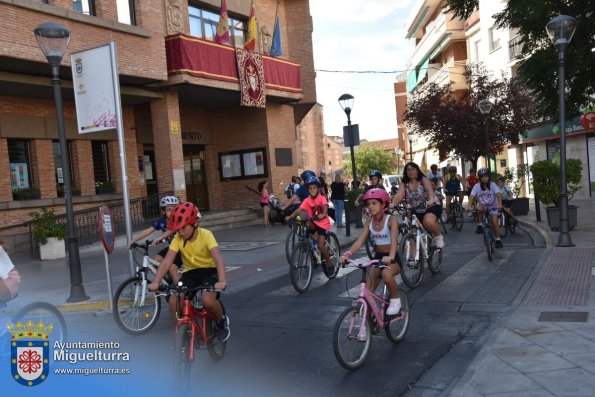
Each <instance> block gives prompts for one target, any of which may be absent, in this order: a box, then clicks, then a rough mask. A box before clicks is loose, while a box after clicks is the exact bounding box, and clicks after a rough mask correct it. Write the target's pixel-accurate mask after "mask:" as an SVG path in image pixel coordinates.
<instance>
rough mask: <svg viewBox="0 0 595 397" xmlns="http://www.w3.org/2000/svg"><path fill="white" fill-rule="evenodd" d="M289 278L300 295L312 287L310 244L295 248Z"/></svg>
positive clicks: (302, 244) (302, 243) (298, 245)
mask: <svg viewBox="0 0 595 397" xmlns="http://www.w3.org/2000/svg"><path fill="white" fill-rule="evenodd" d="M289 276H290V277H291V283H292V284H293V288H295V290H296V291H297V292H299V293H300V294H301V293H304V292H306V291H307V290H308V288H309V287H310V283H311V282H312V260H311V258H310V252H309V247H308V242H305V241H304V242H300V243H298V244H297V245H296V246H295V247H294V248H293V252H292V253H291V264H290V265H289Z"/></svg>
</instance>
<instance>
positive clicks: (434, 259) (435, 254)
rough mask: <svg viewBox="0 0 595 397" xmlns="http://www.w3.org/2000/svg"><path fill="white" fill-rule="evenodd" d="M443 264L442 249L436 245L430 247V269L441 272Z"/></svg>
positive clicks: (433, 271) (433, 272) (435, 272)
mask: <svg viewBox="0 0 595 397" xmlns="http://www.w3.org/2000/svg"><path fill="white" fill-rule="evenodd" d="M441 265H442V250H441V249H438V248H436V247H432V245H431V244H430V247H429V249H428V269H430V271H431V272H432V274H438V273H440V266H441Z"/></svg>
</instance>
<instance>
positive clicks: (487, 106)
mask: <svg viewBox="0 0 595 397" xmlns="http://www.w3.org/2000/svg"><path fill="white" fill-rule="evenodd" d="M492 106H493V103H492V102H490V100H489V99H482V100H481V101H479V103H478V104H477V107H479V110H480V111H481V113H482V114H484V115H485V114H490V112H491V111H492Z"/></svg>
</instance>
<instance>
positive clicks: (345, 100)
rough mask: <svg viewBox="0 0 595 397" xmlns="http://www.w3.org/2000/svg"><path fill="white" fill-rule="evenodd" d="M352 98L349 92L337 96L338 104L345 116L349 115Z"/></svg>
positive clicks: (351, 107)
mask: <svg viewBox="0 0 595 397" xmlns="http://www.w3.org/2000/svg"><path fill="white" fill-rule="evenodd" d="M353 99H354V98H353V95H351V94H343V95H341V96H340V97H339V105H341V108H342V109H343V111H344V112H345V113H346V114H347V116H349V114H350V113H351V109H353Z"/></svg>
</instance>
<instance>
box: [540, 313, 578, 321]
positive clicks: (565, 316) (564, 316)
mask: <svg viewBox="0 0 595 397" xmlns="http://www.w3.org/2000/svg"><path fill="white" fill-rule="evenodd" d="M588 319H589V312H541V314H540V315H539V319H538V320H537V321H551V322H558V323H586V322H587V320H588Z"/></svg>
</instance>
